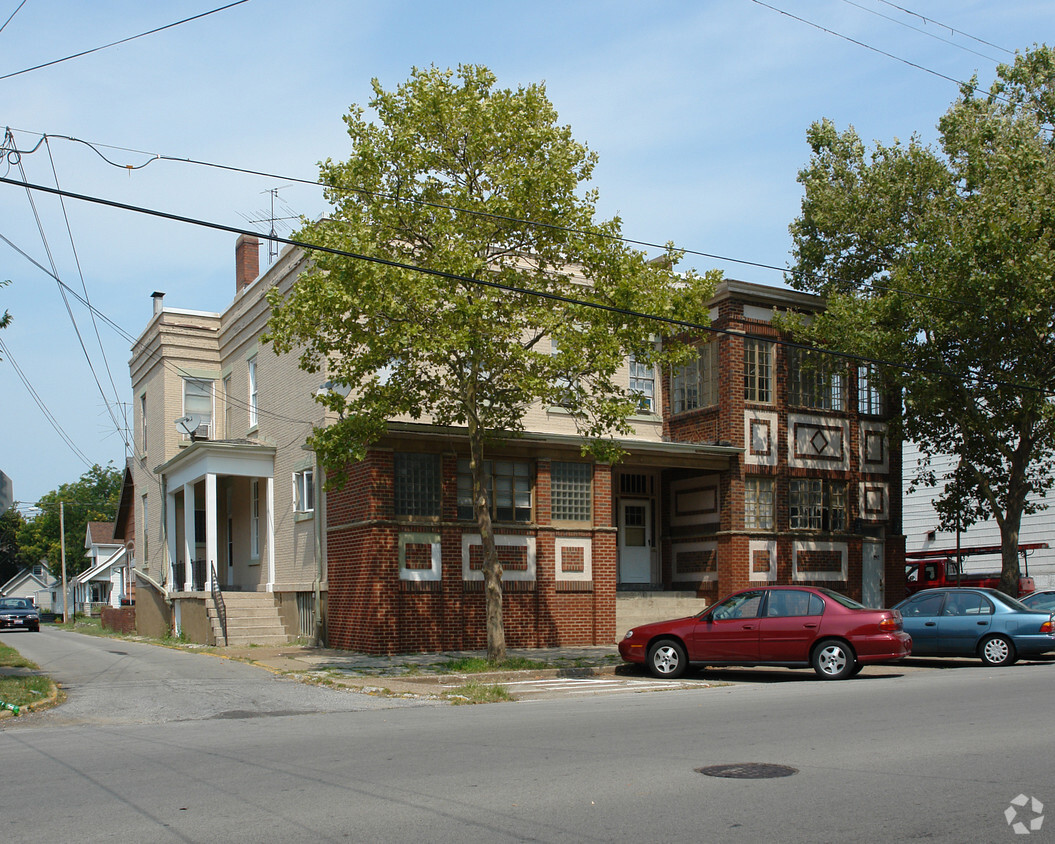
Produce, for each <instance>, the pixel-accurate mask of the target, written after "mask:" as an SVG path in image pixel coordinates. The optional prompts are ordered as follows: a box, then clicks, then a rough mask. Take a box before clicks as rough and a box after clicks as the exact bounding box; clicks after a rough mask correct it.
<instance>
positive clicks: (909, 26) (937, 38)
mask: <svg viewBox="0 0 1055 844" xmlns="http://www.w3.org/2000/svg"><path fill="white" fill-rule="evenodd" d="M843 2H844V3H846V4H847V5H849V6H853V7H855V8H857V9H860V10H861V11H862V12H868V14H870V15H875V16H876V17H878V18H882V19H883V20H887V21H890V22H891V23H895V24H897V25H898V26H903V27H905V28H906V29H911V30H912V31H913V32H918V33H919V34H920V35H926V36H927V37H928V38H933V39H934V40H935V41H941V42H942V43H943V44H948V45H950V46H951V47H955V48H956V49H957V50H963V51H964V52H966V53H971V54H973V55H975V56H979V57H981V58H983V59H985V60H987V61H991V62H993V63H995V64H999V63H1000V59H994V58H993V57H992V56H987V55H986V54H985V53H979V52H978V51H977V50H972V49H971V48H970V47H965V46H963V44H957V43H956V42H955V41H952V40H950V39H948V38H942V37H941V36H940V35H935V34H934V33H933V32H927V30H925V29H920V28H919V27H918V26H913V25H912V24H910V23H905V22H904V21H899V20H898V19H897V18H895V17H892V16H891V15H884V14H883V13H882V12H877V11H876V10H875V9H869V8H868V7H867V6H862V5H861V4H860V3H856V2H854V0H843ZM895 8H896V7H895ZM901 11H906V10H905V9H902V10H901ZM910 14H911V13H910ZM916 17H920V16H919V15H916ZM922 20H923V22H924V23H926V22H927V19H926V18H923V19H922ZM953 31H954V32H955V30H953ZM976 40H977V39H976ZM991 46H992V45H991ZM997 49H1000V48H997Z"/></svg>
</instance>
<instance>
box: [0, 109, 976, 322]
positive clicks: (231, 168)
mask: <svg viewBox="0 0 1055 844" xmlns="http://www.w3.org/2000/svg"><path fill="white" fill-rule="evenodd" d="M11 131H18V132H23V133H25V134H30V135H36V134H39V133H37V132H29V131H28V130H26V129H17V130H11ZM45 138H58V139H61V140H65V141H70V142H71V143H77V144H83V145H84V146H86V147H88V148H89V149H91V150H92V151H93V152H94V153H95V154H96V155H98V156H99V157H100V158H101V159H102V160H103V161H105V162H106V163H107V164H109V165H111V166H112V167H117V168H120V169H123V170H141V169H142V168H144V167H146V166H147V165H149V164H153V163H154V162H155V161H169V162H173V163H178V164H192V165H195V166H199V167H205V168H211V169H216V170H222V171H224V172H230V173H241V174H243V175H248V176H263V177H266V178H269V179H282V180H284V181H287V182H293V183H295V184H302V185H310V186H311V187H324V188H328V189H331V190H335V191H337V192H339V193H354V194H359V195H361V196H368V197H373V198H376V199H383V200H386V201H390V202H404V203H407V204H408V205H417V206H420V207H422V208H435V209H437V210H441V211H454V212H456V213H458V214H466V215H469V216H474V217H479V218H482V219H489V220H495V221H497V222H507V223H516V224H518V225H526V226H534V227H537V228H544V229H548V230H551V231H559V232H566V233H568V234H576V235H580V236H588V237H598V238H602V239H605V240H611V241H615V242H618V243H625V244H628V245H630V246H639V247H642V248H646V249H661V250H666V249H667V248H668V245H667V244H663V243H654V242H652V241H648V240H637V239H634V238H629V237H624V236H622V235H614V234H608V233H606V232H586V231H583V230H582V229H574V228H569V227H567V226H560V225H557V224H555V223H540V222H537V221H534V220H524V219H520V218H517V217H510V216H507V215H502V214H495V213H493V212H490V211H481V210H479V209H473V208H461V207H459V206H457V205H444V204H442V203H438V202H429V201H427V200H424V199H417V198H414V197H406V196H395V195H392V194H387V193H381V192H378V191H370V190H367V189H366V188H359V187H346V186H343V185H339V186H338V185H323V184H321V183H320V182H319V181H318V180H311V179H303V178H299V177H297V176H284V175H280V174H276V173H268V172H265V171H262V170H251V169H248V168H244V167H237V166H235V165H230V164H218V163H215V162H211V161H201V160H198V159H193V158H180V157H176V156H171V155H163V154H160V153H152V152H146V151H144V150H137V149H130V148H128V147H118V146H111V145H107V144H98V143H95V142H93V141H85V140H82V139H80V138H74V137H71V136H69V135H49V134H46V133H45V134H44V135H42V136H41V140H40V141H37V143H36V144H35V145H34V146H33V148H32V149H26V150H19V149H12V150H11V151H10V152H9V153H8V155H9V157H13V158H14V160H16V161H17V160H18V159H19V158H20V157H21V156H23V155H32V154H33V153H34V152H36V151H37V149H39V147H40V145H41V143H43V142H44V139H45ZM100 146H101V147H104V148H106V149H116V150H120V151H122V152H131V153H135V154H137V155H149V156H150V159H149V160H148V161H145V162H143V163H142V164H137V165H132V164H119V163H117V162H115V161H111V160H110V159H109V158H107V157H106V156H105V155H103V154H102V153H101V152H99V150H98V149H97V147H100ZM247 222H250V221H247ZM253 234H254V235H262V233H261V232H253ZM262 236H264V237H265V238H266V239H270V238H267V236H266V235H262ZM673 248H674V249H675V251H677V252H681V253H684V254H685V255H693V256H696V257H700V258H709V259H711V260H714V261H722V262H726V263H732V264H740V265H741V266H747V267H755V268H756V269H763V270H773V271H774V272H779V273H781V274H784V275H790V276H792V277H798V278H810V279H813V280H814V281H830V280H831V279H830V278H828V277H826V276H821V275H817V274H813V273H805V272H802V271H798V270H793V269H789V268H788V267H778V266H776V265H774V264H766V263H763V262H760V261H749V260H746V259H743V258H731V257H729V256H727V255H718V254H715V253H711V252H703V251H700V250H698V249H691V248H688V247H682V246H677V245H675V246H674V247H673ZM867 284H868V287H869V288H870V289H871V290H880V291H895V290H896V289H895V288H891V287H885V286H883V285H881V284H877V283H875V282H867ZM896 292H900V293H902V294H903V295H905V296H909V297H911V298H916V299H931V300H934V301H939V302H946V303H947V304H952V305H967V304H968V303H967V302H961V301H958V300H955V299H950V298H947V297H943V296H938V295H936V294H933V293H919V292H915V291H911V292H910V291H896Z"/></svg>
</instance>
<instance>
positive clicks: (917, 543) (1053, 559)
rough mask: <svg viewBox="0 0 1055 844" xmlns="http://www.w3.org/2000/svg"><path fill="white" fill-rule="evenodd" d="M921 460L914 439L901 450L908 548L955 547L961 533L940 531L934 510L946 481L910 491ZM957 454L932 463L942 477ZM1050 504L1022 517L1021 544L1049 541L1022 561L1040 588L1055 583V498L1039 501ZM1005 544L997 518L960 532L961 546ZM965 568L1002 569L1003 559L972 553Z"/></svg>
mask: <svg viewBox="0 0 1055 844" xmlns="http://www.w3.org/2000/svg"><path fill="white" fill-rule="evenodd" d="M918 460H919V449H918V447H917V446H916V444H915V443H910V442H906V443H905V444H904V450H903V452H902V471H903V474H904V478H905V493H904V499H903V504H904V509H903V512H902V528H903V530H904V533H905V551H906V552H911V551H930V550H938V549H951V548H956V532H955V531H942V530H939V529H938V515H937V513H936V511H935V510H934V499H935V498H937V497H938V495H940V493H941V491H942V486H943V485H942V484H941V483H940V482H939V486H938V487H937V488H935V487H920V488H917V489H915V490H914V491H912V492H909V488H910V486H911V480H912V478H913V477H914V476H915V473H916V467H917V463H918ZM955 461H956V458H955V457H952V456H942V457H937V458H934V459H933V460H932V461H931V465H932V467H933V469H934V471H935V474H936V475H937V476H938V477H939V478H940V477H941V476H942V475H944V474H946V473H947V472H949V471H951V470H952V469H953V467H954V465H955ZM1039 501H1040V502H1044V503H1047V505H1048V509H1046V510H1041V511H1040V512H1039V513H1034V514H1033V515H1025V516H1023V517H1022V526H1021V529H1020V531H1019V540H1018V541H1019V543H1020V544H1023V545H1029V544H1035V543H1043V542H1046V543H1047V544H1048V545H1049V546H1050V547H1049V548H1046V549H1039V550H1036V551H1031V552H1030V553H1029V555H1028V556H1027V558H1026V561H1025V564H1024V565H1023V564H1022V562H1021V560H1020V562H1019V565H1020V566H1021V567H1022V569H1023V574H1025V573H1026V571H1025V569H1026V568H1028V569H1029V574H1030V576H1032V577H1033V578H1034V579H1035V580H1036V583H1037V588H1038V589H1040V588H1050V587H1052V586H1055V496H1051V495H1049V496H1046V497H1041V498H1040V499H1039ZM999 544H1000V528H999V526H998V525H997V523H996V520H995V519H990V520H989V521H986V522H979V523H978V524H975V525H971V527H969V528H967V529H966V530H963V531H961V533H960V547H961V548H968V547H976V546H989V545H999ZM963 569H964V571H965V572H972V571H999V569H1000V559H999V557H995V556H985V557H981V556H979V557H967V558H966V559H965V560H964V566H963Z"/></svg>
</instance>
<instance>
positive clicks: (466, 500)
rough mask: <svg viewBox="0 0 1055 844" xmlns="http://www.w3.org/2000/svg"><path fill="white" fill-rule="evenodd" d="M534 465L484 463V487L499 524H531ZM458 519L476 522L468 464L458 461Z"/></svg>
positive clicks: (497, 461) (492, 516) (508, 461)
mask: <svg viewBox="0 0 1055 844" xmlns="http://www.w3.org/2000/svg"><path fill="white" fill-rule="evenodd" d="M531 480H532V471H531V464H530V463H529V462H528V461H526V460H485V461H484V484H485V486H486V491H487V504H488V507H489V508H490V510H491V518H492V519H494V520H495V521H496V522H530V521H531ZM458 518H459V519H475V518H476V514H475V512H474V511H473V476H472V472H471V471H470V469H469V460H468V459H467V458H462V459H460V460H459V461H458Z"/></svg>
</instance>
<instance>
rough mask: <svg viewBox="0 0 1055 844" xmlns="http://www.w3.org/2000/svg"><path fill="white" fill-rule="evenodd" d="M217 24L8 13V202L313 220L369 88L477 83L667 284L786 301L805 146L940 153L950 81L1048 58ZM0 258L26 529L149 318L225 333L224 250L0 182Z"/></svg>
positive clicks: (80, 7) (771, 39)
mask: <svg viewBox="0 0 1055 844" xmlns="http://www.w3.org/2000/svg"><path fill="white" fill-rule="evenodd" d="M228 2H229V0H228ZM20 3H21V5H20ZM224 5H226V3H225V0H167V2H165V3H143V2H141V0H128V2H111V1H110V0H92V2H90V3H85V2H83V0H25V2H22V0H0V25H2V26H3V28H2V29H0V126H2V127H6V128H7V129H10V131H11V137H12V139H13V143H14V145H15V147H16V148H17V149H18V150H19V151H21V154H19V155H10V154H9V155H5V157H4V158H3V159H0V178H5V179H9V180H13V181H17V182H22V181H23V180H24V181H26V182H29V183H31V184H37V185H46V186H51V187H54V186H56V185H57V186H59V187H60V188H61V189H63V190H65V191H70V192H73V193H77V194H83V195H86V196H95V197H102V198H106V199H108V200H112V201H115V202H120V203H126V204H129V205H135V206H140V207H145V208H150V209H154V210H157V211H162V212H165V213H167V214H173V215H178V216H183V217H187V218H193V219H197V220H206V221H210V222H214V223H218V224H220V225H224V226H230V227H235V228H240V229H248V230H253V231H259V232H260V233H266V232H267V231H268V230H269V229H270V227H271V222H270V219H269V218H271V217H275V218H288V217H295V216H297V215H303V216H307V217H315V216H317V215H319V214H320V213H322V212H323V211H324V210H325V208H326V205H325V202H324V200H323V199H322V197H321V192H320V191H319V190H318V188H317V187H315V186H313V185H311V184H305V182H307V183H310V182H312V181H313V180H314V179H315V178H316V177H317V174H318V162H319V161H322V160H325V159H327V158H332V159H334V160H342V159H345V158H347V157H348V154H349V143H348V137H347V135H346V133H345V131H344V124H343V122H342V120H341V117H342V116H343V115H344V114H345V113H347V111H348V109H349V107H350V106H352V105H353V104H358V105H361V106H363V107H364V108H365V107H366V106H367V103H368V101H369V99H370V97H371V88H370V82H371V79H373V78H377V79H378V80H379V81H380V82H381V84H382V85H383V86H384V87H385V88H386V89H393V88H395V87H396V86H398V85H399V84H400V83H401V82H403V81H405V80H406V79H407V78H408V77H409V75H410V73H411V70H412V69H413V68H414V67H428V66H430V65H435V66H437V67H442V68H447V67H451V68H454V67H457V65H459V64H483V65H486V66H488V67H489V68H490V69H491V70H492V71H494V73H495V74H496V75H497V77H498V83H499V85H500V86H501V87H511V88H515V87H517V86H519V85H528V84H531V83H535V82H544V83H545V85H546V91H547V93H548V95H549V97H550V99H551V101H552V102H553V104H554V106H555V107H556V109H557V112H558V114H559V118H560V122H561V123H563V124H567V125H569V126H571V127H572V132H573V135H574V137H575V138H576V139H577V140H579V141H581V142H584V143H586V144H587V145H588V146H589V147H590V148H591V149H593V150H594V151H595V152H596V153H597V154H598V156H599V159H600V160H599V164H598V166H597V168H596V169H595V171H594V178H593V181H592V184H591V187H594V188H596V189H597V190H598V191H599V193H600V201H599V203H598V210H599V213H600V215H601V216H602V217H605V218H608V217H611V216H613V215H619V216H620V217H621V219H622V224H623V234H624V235H625V236H626V237H628V238H631V239H634V240H637V241H640V242H644V243H665V242H667V241H673V242H674V243H676V244H677V245H678V246H679V247H681V248H683V249H686V250H689V253H690V254H689V255H687V257H686V260H685V262H684V263H683V264H682V266H681V268H682V269H684V268H688V267H694V268H695V269H697V270H699V271H704V270H707V269H712V268H718V269H720V270H722V271H723V272H724V273H725V275H726V277H729V278H737V279H741V280H744V281H750V282H755V283H759V284H770V285H775V286H781V285H783V276H782V273H781V272H780V271H779V270H780V268H783V267H786V266H787V265H788V262H789V260H790V250H791V240H790V237H789V235H788V226H789V224H790V223H791V222H792V221H793V220H794V219H795V217H796V215H797V214H798V212H799V208H800V202H801V198H802V191H801V188H800V186H799V184H798V182H797V180H796V177H797V174H798V172H799V171H800V170H801V169H802V168H803V167H805V166H806V164H807V163H808V161H809V148H808V146H807V144H806V131H807V129H808V128H809V126H810V124H811V123H813V122H814V121H817V120H820V119H822V118H829V119H831V120H833V121H834V122H835V124H836V126H837V127H838V128H840V129H845V128H847V127H848V126H853V127H854V128H855V129H856V130H857V132H858V133H859V134H860V135H861V137H862V138H863V139H864V140H865V141H866V142H868V143H873V142H876V141H878V142H881V143H890V142H892V141H893V140H894V139H896V138H900V139H902V140H907V139H908V138H910V137H911V136H913V135H918V136H919V137H920V138H921V140H922V141H924V142H925V143H934V142H936V139H937V134H936V130H935V125H936V123H937V121H938V119H939V118H940V117H941V115H942V114H943V113H944V112H945V111H946V110H947V109H948V107H949V106H950V104H951V103H952V102H953V100H955V99H956V97H957V96H958V87H957V84H956V83H955V82H954V81H952V80H962V81H967V80H969V79H970V78H971V77H972V76H975V75H977V77H978V80H979V83H980V84H981V85H982V86H983V87H988V85H989V83H990V82H991V81H992V79H993V78H994V75H995V68H996V65H997V64H998V63H999V62H1006V61H1012V60H1013V54H1014V51H1015V50H1024V49H1027V48H1029V47H1031V46H1032V45H1033V44H1035V43H1049V44H1055V3H1052V2H1051V0H1002V2H993V0H933V1H932V0H898V2H897V3H893V2H887V0H807V2H802V0H766V3H762V2H760V0H694V2H675V1H674V0H670V1H669V2H664V0H656V2H650V3H643V2H622V1H621V0H607V2H586V0H583V2H575V0H563V2H547V0H536V2H533V3H513V2H506V0H492V2H490V3H486V4H485V3H469V2H459V0H447V2H443V3H439V2H434V0H433V1H432V2H384V3H381V2H374V3H362V2H354V0H301V1H300V2H299V3H296V4H290V3H288V2H279V1H278V0H246V2H242V3H239V4H235V5H232V6H231V7H229V8H226V9H223V10H221V11H216V12H215V13H214V14H206V13H209V12H212V11H213V10H215V9H218V8H220V7H222V6H224ZM12 13H14V14H13V16H12ZM195 16H201V17H197V18H196V19H193V20H188V21H187V22H185V23H180V24H179V25H177V26H172V27H169V28H166V29H163V30H161V31H158V32H155V33H153V34H150V35H145V36H143V37H139V38H132V36H137V35H139V34H140V33H144V32H148V31H150V30H155V29H158V28H160V27H166V26H168V25H169V24H174V23H177V22H179V21H183V20H184V19H189V18H195ZM5 21H6V23H4V22H5ZM129 38H131V40H128V41H125V42H124V43H122V44H120V45H118V46H114V47H110V48H107V49H101V50H96V49H95V48H98V47H101V46H103V45H106V44H110V43H112V42H115V41H119V40H122V39H129ZM87 51H91V52H87ZM80 53H86V54H85V55H80V56H79V57H77V58H72V59H70V60H68V61H58V62H56V60H60V59H64V58H65V57H68V56H73V55H75V54H80ZM51 62H56V63H54V64H48V63H51ZM39 65H46V66H44V67H39V68H38V67H37V66H39ZM30 68H37V69H34V70H30ZM22 71H27V72H22ZM159 156H161V157H159ZM170 159H181V161H173V160H170ZM188 160H190V161H197V162H203V163H202V164H192V163H187V162H188ZM214 165H221V166H214ZM223 168H233V169H223ZM235 169H241V170H250V171H256V172H258V173H261V174H264V175H249V174H246V173H239V172H235ZM272 191H274V192H275V193H274V194H273V193H272ZM273 196H276V197H277V199H276V200H275V204H274V206H272V199H273ZM272 209H273V210H272ZM291 225H295V220H283V219H279V220H278V221H277V222H276V223H275V227H276V231H277V232H278V233H279V234H280V235H287V234H289V232H290V226H291ZM0 236H2V238H3V239H2V240H0V282H3V281H8V282H10V283H9V284H7V285H5V286H2V287H0V313H2V312H3V311H4V310H7V311H9V312H10V314H11V316H12V322H11V324H10V325H9V327H8V328H6V329H4V330H2V331H0V343H2V344H3V349H2V350H0V358H3V359H2V360H0V471H3V472H4V473H6V474H7V475H8V476H9V477H10V478H11V480H12V484H13V490H14V498H15V499H16V501H18V502H20V504H22V503H31V502H34V501H36V500H38V499H39V497H40V496H41V495H43V494H45V493H47V492H48V491H51V490H54V489H56V488H57V487H58V486H59V485H61V484H63V483H70V482H74V481H76V480H77V479H78V478H80V477H81V475H83V474H84V473H85V472H86V471H88V469H89V468H90V467H91V466H92V465H93V464H99V465H102V466H105V465H107V464H109V463H112V464H113V465H114V466H115V467H118V468H122V467H123V466H124V460H125V457H126V456H127V454H129V453H130V452H129V451H128V450H127V447H126V444H125V443H126V440H128V439H129V433H128V431H127V430H125V429H126V428H130V427H131V424H130V423H131V400H132V396H131V387H130V380H129V372H128V361H129V358H130V348H131V345H132V343H133V341H134V340H135V338H136V337H138V336H139V334H140V333H141V332H142V330H143V329H144V328H145V326H146V323H147V321H148V320H149V318H150V315H151V311H152V302H151V298H150V297H151V294H152V293H153V292H155V291H159V292H163V293H165V294H166V295H165V305H166V306H168V307H176V308H189V309H194V310H204V311H213V312H220V311H222V310H224V309H225V308H226V307H227V306H228V305H229V304H230V303H231V301H232V299H233V298H234V292H235V288H234V244H235V240H236V235H234V234H231V233H229V232H224V231H217V230H214V229H209V228H204V227H201V226H195V225H191V224H188V223H184V222H176V221H173V220H167V219H161V218H156V217H152V216H148V215H144V214H140V213H135V212H131V211H125V210H119V209H114V208H108V207H105V206H100V205H97V204H92V203H88V202H84V201H82V200H76V199H65V200H63V201H60V200H59V198H58V197H56V196H54V195H51V194H46V193H42V192H39V191H27V190H26V189H25V188H24V187H22V186H20V185H11V184H7V183H0ZM267 260H268V251H267V248H266V247H265V248H263V249H262V250H261V266H262V268H264V267H265V266H266V264H267ZM774 268H775V269H774ZM55 277H57V278H58V279H60V280H61V284H60V283H59V282H58V281H56V278H55ZM62 285H65V287H63V286H62ZM82 300H86V301H88V302H90V303H91V305H92V309H89V308H88V307H86V306H85V305H84V304H83V303H82ZM93 312H94V316H93ZM5 350H6V351H5Z"/></svg>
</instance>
